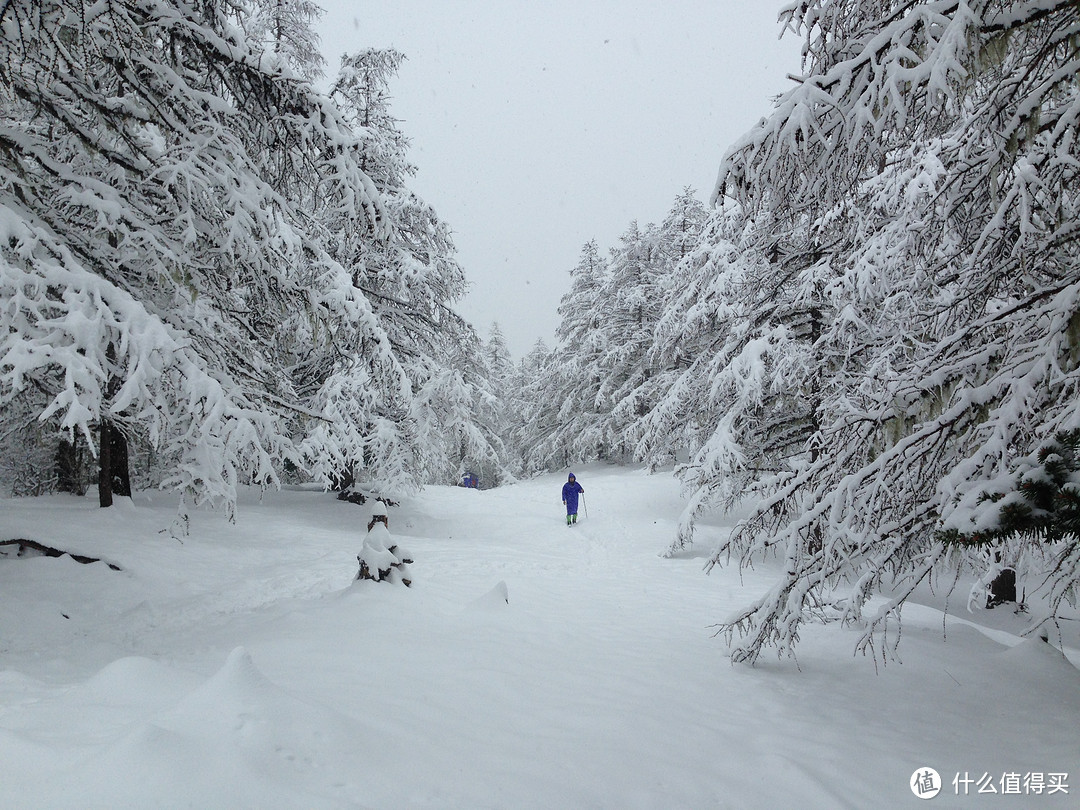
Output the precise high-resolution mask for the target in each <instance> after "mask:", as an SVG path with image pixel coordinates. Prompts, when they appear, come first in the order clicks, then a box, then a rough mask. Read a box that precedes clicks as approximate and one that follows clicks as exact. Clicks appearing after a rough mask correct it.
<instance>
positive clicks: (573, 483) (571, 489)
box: [562, 473, 585, 526]
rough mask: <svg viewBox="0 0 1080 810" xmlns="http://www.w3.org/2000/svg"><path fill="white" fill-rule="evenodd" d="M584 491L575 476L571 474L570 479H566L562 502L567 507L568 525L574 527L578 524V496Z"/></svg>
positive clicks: (563, 486)
mask: <svg viewBox="0 0 1080 810" xmlns="http://www.w3.org/2000/svg"><path fill="white" fill-rule="evenodd" d="M584 492H585V490H584V489H582V488H581V484H579V483H578V482H577V479H576V478H574V474H573V473H570V477H569V478H567V479H566V483H565V484H563V485H562V502H563V503H564V504H565V505H566V525H567V526H573V525H574V524H575V523H577V502H578V495H579V494H583V493H584Z"/></svg>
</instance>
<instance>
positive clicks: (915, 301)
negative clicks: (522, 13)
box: [659, 2, 1080, 661]
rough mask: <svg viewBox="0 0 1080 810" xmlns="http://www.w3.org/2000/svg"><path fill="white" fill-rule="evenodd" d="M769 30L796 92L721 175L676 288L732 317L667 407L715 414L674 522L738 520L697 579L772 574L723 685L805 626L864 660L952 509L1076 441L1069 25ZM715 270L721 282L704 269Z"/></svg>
mask: <svg viewBox="0 0 1080 810" xmlns="http://www.w3.org/2000/svg"><path fill="white" fill-rule="evenodd" d="M785 16H786V20H787V24H788V26H789V27H790V28H792V29H793V30H795V31H797V32H800V33H802V34H803V35H804V36H805V39H806V57H807V68H808V71H807V75H806V76H805V77H804V78H803V80H802V81H801V82H800V84H799V86H798V87H797V88H796V89H794V90H792V91H790V92H788V93H787V94H786V95H784V96H783V97H781V98H780V99H779V100H778V102H777V105H776V109H775V111H774V113H773V114H772V115H771V116H770V117H769V118H767V119H765V120H764V121H763V122H762V123H761V125H760V126H758V127H756V128H755V129H754V130H752V131H751V132H750V133H749V134H748V135H747V136H745V138H744V139H742V140H741V141H740V142H738V143H737V144H735V146H734V147H733V148H732V149H731V150H730V151H729V152H728V154H727V156H726V157H725V158H724V161H723V164H722V167H721V171H720V177H719V180H718V183H717V187H716V191H715V195H714V202H715V203H716V205H717V206H720V207H722V208H723V209H724V210H726V211H729V212H731V216H730V217H729V218H728V220H727V221H725V223H724V225H723V227H722V228H719V229H717V230H716V231H715V232H714V233H712V235H711V236H710V237H709V241H711V242H712V248H711V249H710V247H709V246H708V245H705V246H703V247H701V248H700V251H701V252H702V253H703V256H702V258H700V259H698V264H699V266H700V267H702V268H706V270H705V272H706V273H707V275H706V277H705V278H703V279H702V282H703V283H706V284H708V283H711V279H710V278H709V276H713V275H714V274H715V277H716V278H719V279H723V280H725V281H726V280H727V279H730V280H731V282H732V283H733V284H734V285H735V289H731V288H729V290H728V291H725V295H726V296H727V297H726V300H723V301H722V303H718V304H717V305H716V307H715V309H716V311H718V312H723V313H730V314H731V316H732V317H731V318H730V319H728V320H725V321H724V323H723V325H722V326H720V327H719V328H718V329H716V330H715V338H716V343H715V347H714V348H713V349H712V350H711V352H710V354H711V355H712V356H711V358H710V359H709V360H707V361H703V363H704V362H712V363H714V364H715V365H714V366H713V367H712V370H711V371H709V372H705V374H706V375H707V376H708V378H709V379H710V382H711V387H710V390H709V392H708V395H707V397H704V396H703V394H702V393H698V394H696V395H692V397H691V398H689V399H688V400H687V407H688V408H689V409H690V410H692V409H693V408H695V407H697V408H707V407H708V406H709V405H710V404H712V402H716V403H717V404H718V405H719V406H720V407H719V408H718V409H717V410H716V411H715V413H717V414H718V415H719V416H718V419H717V422H716V427H715V428H713V432H712V434H711V435H710V436H709V437H708V438H706V439H705V443H704V444H703V447H704V448H708V449H707V450H706V451H705V452H704V453H702V454H699V456H698V457H697V459H696V464H695V468H694V470H693V473H692V482H693V487H694V490H695V491H694V494H693V496H692V505H693V506H708V505H710V504H713V503H714V502H715V500H714V499H715V497H716V496H719V497H720V498H721V500H722V501H725V502H727V503H730V502H731V501H732V499H733V498H737V497H738V496H739V495H740V492H742V493H745V494H746V495H747V496H748V501H747V502H748V505H749V506H750V507H751V511H750V513H749V516H748V517H747V518H746V519H745V520H744V521H742V522H741V523H740V524H739V525H738V526H737V527H736V529H735V530H734V531H733V532H732V533H731V536H730V538H729V539H728V540H726V541H725V542H724V543H722V544H721V546H720V548H719V549H718V550H717V552H716V554H715V556H714V558H713V562H714V563H715V564H723V563H725V562H726V561H727V560H729V559H731V558H735V559H738V560H739V561H740V562H741V564H744V565H747V564H752V563H753V561H754V560H756V559H758V558H759V556H760V555H762V554H765V553H777V554H780V555H781V556H782V557H783V558H784V560H785V564H784V565H783V566H782V568H781V574H780V576H779V579H778V581H777V583H776V585H775V587H774V588H773V589H772V590H770V591H769V592H768V593H766V594H764V595H763V596H762V597H761V599H759V600H758V601H756V602H755V603H753V604H751V605H749V606H748V607H747V608H746V609H745V610H743V611H740V612H738V613H736V614H735V615H733V616H731V617H729V618H727V619H726V620H725V621H724V622H723V623H722V628H723V629H726V631H727V632H728V634H729V635H730V636H731V637H732V638H733V640H734V647H733V657H734V658H735V659H736V660H748V661H753V660H755V659H756V658H757V656H758V655H759V654H760V653H761V651H762V649H763V648H764V647H766V646H774V647H776V648H777V649H778V650H779V651H781V652H784V651H791V650H792V649H793V646H794V644H795V642H796V641H797V639H798V631H799V626H800V624H801V623H802V622H803V621H804V620H805V619H806V617H807V616H808V615H809V614H810V613H811V611H812V610H813V609H814V608H815V607H817V606H821V605H824V604H831V605H833V609H834V610H835V611H836V613H837V615H839V616H840V617H841V618H842V619H844V620H846V621H850V622H855V623H860V624H861V625H862V626H863V628H864V634H863V635H862V638H861V641H860V643H859V647H860V648H861V649H864V650H867V649H871V648H874V646H875V645H876V644H877V643H878V641H879V640H880V638H881V636H880V635H879V633H878V632H877V631H882V630H884V629H886V628H887V627H888V625H889V623H890V622H892V620H893V619H895V618H898V614H899V608H900V606H901V605H902V603H903V601H904V599H905V598H906V597H907V596H908V595H909V594H910V593H911V591H912V589H913V588H914V587H915V586H916V585H917V584H918V583H919V582H921V581H923V580H925V579H926V578H927V577H932V576H933V574H934V572H935V571H939V570H941V567H942V564H943V563H944V562H945V559H946V549H945V546H943V544H942V543H941V542H940V541H939V540H938V539H937V537H936V532H937V530H938V529H939V528H940V527H941V525H942V521H948V520H949V518H950V515H951V513H952V512H953V511H954V510H955V509H956V508H957V504H958V503H962V502H965V496H966V495H967V494H968V493H970V492H971V491H973V490H977V489H981V488H985V487H986V486H987V483H988V482H993V481H996V480H999V479H1001V478H1002V477H1003V476H1008V475H1010V474H1011V473H1012V471H1013V470H1014V469H1015V468H1016V464H1017V462H1018V459H1020V458H1021V457H1023V456H1025V455H1027V454H1028V453H1030V452H1032V451H1033V449H1034V447H1035V446H1036V445H1037V444H1038V443H1039V442H1040V441H1041V440H1043V439H1045V438H1047V437H1049V436H1051V435H1053V434H1054V433H1056V432H1058V431H1061V430H1065V429H1069V428H1074V427H1076V426H1077V425H1080V397H1078V396H1077V394H1078V393H1080V392H1078V390H1077V385H1078V382H1080V372H1078V370H1077V369H1078V360H1080V350H1078V348H1077V346H1078V341H1077V338H1076V335H1077V331H1078V330H1077V327H1076V324H1077V322H1078V313H1080V306H1078V304H1080V301H1078V295H1080V283H1078V282H1080V278H1078V273H1077V246H1076V222H1077V203H1078V199H1077V184H1076V169H1077V165H1078V161H1077V159H1078V149H1077V143H1076V132H1077V126H1076V123H1077V114H1078V113H1080V95H1078V92H1077V89H1078V88H1077V81H1076V76H1077V75H1078V74H1077V70H1078V68H1080V58H1078V52H1077V42H1078V40H1077V35H1078V33H1080V8H1078V7H1077V6H1076V4H1075V3H1071V2H1004V3H1001V2H994V3H983V2H977V3H976V2H972V3H944V4H942V3H905V4H886V5H885V6H879V5H874V6H873V7H868V6H867V5H866V4H862V3H854V2H813V3H799V4H793V5H792V6H791V7H790V8H789V10H788V11H787V12H786V15H785ZM731 246H734V247H735V251H736V252H735V254H734V258H733V259H732V260H731V262H730V264H731V266H732V268H733V270H732V271H731V272H725V271H724V270H723V268H721V269H720V270H719V271H718V270H716V269H714V264H715V262H716V259H719V260H720V261H723V257H725V256H726V257H732V256H733V254H732V252H731ZM713 257H716V259H714V258H713ZM730 293H734V294H733V295H731V294H730ZM684 310H685V311H686V312H687V313H690V312H694V311H695V310H694V307H693V306H686V307H684ZM673 332H674V327H665V328H664V329H662V330H661V332H660V333H659V334H661V336H663V335H664V334H671V333H673ZM684 385H685V386H687V387H689V385H690V383H689V382H686V383H684ZM714 398H715V399H714ZM667 418H668V421H669V422H670V417H667ZM774 437H778V441H776V442H773V438H774ZM795 450H798V452H794V451H795ZM733 482H738V483H739V484H740V485H739V486H735V485H734V484H733ZM688 512H689V515H690V519H689V520H685V521H684V527H683V531H684V534H683V535H682V538H686V537H687V536H688V534H689V532H690V530H692V516H693V514H694V510H693V509H691V510H688ZM1059 574H1063V577H1064V579H1063V580H1062V579H1060V578H1059V580H1058V581H1057V583H1058V584H1056V585H1055V586H1054V587H1068V586H1069V583H1071V582H1075V580H1076V578H1077V576H1078V575H1080V573H1078V570H1077V566H1076V565H1075V560H1073V561H1072V562H1071V563H1070V564H1069V566H1068V570H1065V571H1064V572H1060V571H1059ZM879 590H886V591H887V592H888V594H889V599H888V600H887V602H886V603H885V604H884V606H883V607H881V608H880V609H878V610H877V611H876V612H875V613H874V614H873V615H871V616H864V615H863V608H864V606H865V604H866V602H867V600H868V599H869V597H870V596H871V595H873V594H874V593H876V592H878V591H879ZM1046 620H1049V621H1052V616H1051V617H1042V616H1040V617H1036V621H1035V624H1038V623H1039V622H1041V621H1046Z"/></svg>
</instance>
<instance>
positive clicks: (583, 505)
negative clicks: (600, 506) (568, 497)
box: [581, 492, 589, 517]
mask: <svg viewBox="0 0 1080 810" xmlns="http://www.w3.org/2000/svg"><path fill="white" fill-rule="evenodd" d="M581 508H582V509H584V510H585V517H588V516H589V505H588V504H587V503H585V493H584V492H582V493H581Z"/></svg>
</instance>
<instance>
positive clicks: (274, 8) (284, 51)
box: [244, 0, 326, 82]
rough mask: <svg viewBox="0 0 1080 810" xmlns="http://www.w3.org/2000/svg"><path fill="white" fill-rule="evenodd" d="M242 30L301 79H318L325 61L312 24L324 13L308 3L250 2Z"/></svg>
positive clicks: (304, 0)
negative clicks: (249, 8) (244, 29)
mask: <svg viewBox="0 0 1080 810" xmlns="http://www.w3.org/2000/svg"><path fill="white" fill-rule="evenodd" d="M250 2H251V10H250V12H249V15H248V16H247V18H246V20H245V23H244V27H245V28H246V30H247V32H248V36H249V37H250V38H251V40H252V41H253V42H254V43H256V44H257V46H259V47H262V48H264V49H265V50H266V51H267V52H268V53H272V54H273V55H274V56H275V57H277V58H278V59H281V60H283V61H284V62H285V64H287V65H288V66H289V68H290V69H291V70H292V71H293V72H294V73H296V75H297V76H300V77H301V78H303V79H307V80H308V81H312V82H314V81H317V80H319V79H321V78H322V76H323V72H324V69H325V67H326V59H325V58H323V55H322V52H321V51H320V50H319V35H318V34H317V33H316V32H315V24H316V23H318V21H319V20H320V19H321V18H322V16H323V14H324V13H325V12H324V10H323V9H322V8H321V7H320V6H319V4H318V3H314V2H312V0H250Z"/></svg>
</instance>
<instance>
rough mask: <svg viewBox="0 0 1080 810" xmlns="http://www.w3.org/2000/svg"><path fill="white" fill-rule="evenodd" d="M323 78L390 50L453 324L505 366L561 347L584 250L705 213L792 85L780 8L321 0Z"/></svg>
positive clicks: (747, 0) (768, 4) (699, 1)
mask: <svg viewBox="0 0 1080 810" xmlns="http://www.w3.org/2000/svg"><path fill="white" fill-rule="evenodd" d="M320 4H321V5H322V6H323V8H325V9H326V14H325V16H324V17H323V19H322V21H321V23H320V25H319V29H318V30H319V35H320V37H321V40H322V48H323V53H324V54H325V55H326V58H327V63H328V68H327V73H328V74H330V75H333V74H334V73H336V70H337V67H338V65H339V63H340V57H341V55H342V54H343V53H346V52H350V53H351V52H354V51H357V50H360V49H361V48H366V47H394V48H396V49H397V50H399V51H402V52H403V53H404V54H405V55H406V57H407V61H406V62H405V64H404V65H403V67H402V69H401V71H400V74H399V76H398V78H397V80H396V81H395V82H394V83H393V84H392V85H391V88H392V91H393V93H394V102H393V111H394V113H395V114H396V116H397V117H398V118H399V119H400V120H401V128H402V130H403V131H404V133H405V134H406V135H407V136H408V137H409V138H410V139H411V140H412V148H411V151H410V158H411V159H412V162H413V163H414V164H416V165H417V167H418V169H419V172H418V174H417V176H416V178H415V179H414V181H413V189H414V191H416V193H418V194H419V195H420V196H421V197H423V198H424V199H425V200H427V202H428V203H430V204H431V205H432V206H433V207H434V208H435V210H436V211H437V212H438V213H439V215H440V217H442V219H444V220H445V221H446V222H448V223H449V224H450V226H451V228H452V229H453V232H454V241H455V243H456V245H457V248H458V260H459V261H460V263H461V265H462V266H463V267H464V269H465V273H466V275H467V276H468V278H469V280H470V282H471V285H472V286H471V291H470V293H469V295H468V297H467V298H465V299H464V300H462V301H460V302H459V303H458V307H457V309H458V311H459V312H460V313H461V314H462V315H463V316H465V317H466V318H467V319H468V320H469V321H470V322H472V324H473V325H474V326H475V327H476V328H477V330H478V331H479V333H480V335H481V337H482V338H485V339H486V338H487V336H488V334H489V331H490V326H491V323H492V322H493V321H497V322H498V323H499V325H500V327H501V329H502V331H503V333H504V335H505V336H506V339H507V343H508V345H509V348H510V351H511V353H512V354H513V355H514V356H515V357H518V358H519V357H521V356H523V355H524V354H526V353H527V352H528V351H529V350H530V349H531V348H532V346H533V345H534V344H535V343H536V340H537V339H538V338H542V339H543V340H544V341H545V342H546V343H547V344H548V346H549V347H553V346H554V345H555V340H554V330H555V327H556V325H557V324H558V314H557V312H556V309H557V307H558V305H559V300H560V298H561V297H562V296H563V295H564V294H565V293H566V292H567V291H568V290H569V287H570V275H569V274H570V270H571V269H572V268H573V267H574V266H575V265H576V264H577V260H578V256H579V254H580V252H581V247H582V245H584V244H585V242H587V241H588V240H590V239H596V240H597V242H598V243H599V245H600V247H601V249H602V250H603V251H605V252H606V251H607V249H608V248H610V247H613V246H614V245H615V244H617V242H618V238H619V236H620V235H621V234H622V233H623V232H624V231H625V230H626V229H627V227H628V226H629V225H630V223H631V221H632V220H635V219H636V220H638V221H639V222H640V223H641V224H642V225H644V224H645V223H647V222H659V221H660V220H661V219H663V217H664V215H665V214H666V213H667V211H668V209H669V208H670V207H671V205H672V204H673V202H674V200H675V197H676V195H677V194H678V193H679V192H680V191H681V190H682V188H683V187H685V186H690V187H692V188H694V189H695V190H697V192H698V196H699V197H701V199H702V200H707V199H708V197H709V194H710V192H711V190H712V186H713V183H714V181H715V179H716V170H717V167H718V166H719V163H720V159H721V157H722V156H723V153H724V151H725V149H726V148H727V147H728V146H729V145H730V144H731V143H732V142H733V141H734V140H735V139H736V138H738V137H739V136H740V135H742V134H743V133H744V132H745V131H746V130H748V129H749V128H750V127H751V126H753V125H754V123H755V122H756V121H757V120H758V119H759V118H760V117H761V116H762V115H765V114H766V113H767V112H768V111H769V108H770V101H771V98H772V97H773V96H775V95H777V94H778V93H780V92H782V91H784V90H786V89H788V88H789V87H790V86H791V82H790V80H788V79H787V78H786V77H787V74H789V73H796V72H797V71H798V67H799V57H798V53H799V43H798V42H797V40H796V39H795V38H794V37H792V36H791V35H790V34H789V35H787V36H785V37H784V38H783V39H782V40H780V39H779V33H780V28H779V26H778V25H777V23H776V9H777V8H778V7H779V6H780V5H781V2H780V0H711V1H706V0H695V1H694V2H691V1H690V0H664V1H663V2H626V1H625V0H624V1H623V2H614V1H613V0H612V1H611V2H608V1H606V0H603V1H600V0H564V1H562V2H556V0H321V1H320Z"/></svg>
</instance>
